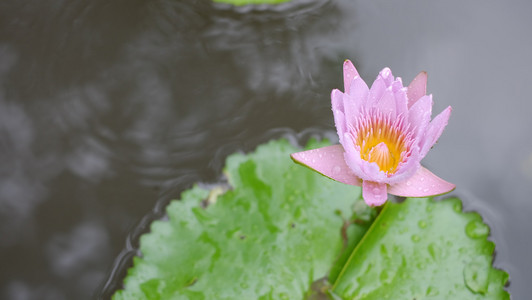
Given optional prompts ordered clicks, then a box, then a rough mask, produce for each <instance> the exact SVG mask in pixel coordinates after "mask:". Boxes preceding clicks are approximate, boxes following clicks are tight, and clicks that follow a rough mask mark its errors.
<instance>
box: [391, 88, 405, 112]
mask: <svg viewBox="0 0 532 300" xmlns="http://www.w3.org/2000/svg"><path fill="white" fill-rule="evenodd" d="M396 84H397V85H400V88H396V87H393V90H394V95H395V105H396V111H397V115H401V114H406V113H407V112H408V97H407V95H406V92H407V89H406V88H405V87H402V86H403V85H402V83H400V82H398V81H396V82H394V85H396Z"/></svg>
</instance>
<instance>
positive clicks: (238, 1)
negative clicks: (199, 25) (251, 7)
mask: <svg viewBox="0 0 532 300" xmlns="http://www.w3.org/2000/svg"><path fill="white" fill-rule="evenodd" d="M213 1H214V2H219V3H227V4H232V5H236V6H241V5H248V4H280V3H284V2H288V1H290V0H213Z"/></svg>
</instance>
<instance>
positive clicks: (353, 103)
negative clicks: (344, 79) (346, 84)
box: [344, 76, 369, 123]
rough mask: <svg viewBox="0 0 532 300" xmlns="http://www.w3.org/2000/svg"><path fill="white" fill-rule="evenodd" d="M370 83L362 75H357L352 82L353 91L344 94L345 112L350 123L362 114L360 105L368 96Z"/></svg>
mask: <svg viewBox="0 0 532 300" xmlns="http://www.w3.org/2000/svg"><path fill="white" fill-rule="evenodd" d="M368 93H369V88H368V85H367V84H366V83H365V82H364V80H362V78H360V77H358V76H357V77H355V78H354V79H353V81H352V82H351V92H350V93H347V92H346V93H345V96H344V110H345V111H344V114H345V119H346V121H347V122H348V123H353V122H354V121H355V118H356V117H358V116H359V114H360V107H361V106H363V105H364V104H365V103H366V101H367V98H368Z"/></svg>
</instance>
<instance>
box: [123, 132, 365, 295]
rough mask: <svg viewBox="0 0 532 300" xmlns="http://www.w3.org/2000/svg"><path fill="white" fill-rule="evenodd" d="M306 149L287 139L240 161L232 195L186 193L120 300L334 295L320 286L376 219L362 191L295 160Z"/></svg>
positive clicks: (151, 239)
mask: <svg viewBox="0 0 532 300" xmlns="http://www.w3.org/2000/svg"><path fill="white" fill-rule="evenodd" d="M310 144H312V147H313V148H314V147H320V146H324V145H325V144H324V143H321V144H320V143H318V142H316V141H311V142H310V143H309V145H310ZM296 151H300V149H297V148H295V147H293V146H291V145H290V144H289V143H288V142H287V141H285V140H280V141H275V142H270V143H268V144H266V145H263V146H260V147H259V148H258V149H257V150H256V151H255V152H254V153H251V154H248V155H244V154H235V155H232V156H230V157H229V158H228V159H227V164H226V169H225V173H226V175H227V177H228V179H229V183H230V185H231V187H230V188H229V190H227V191H226V192H225V193H224V192H223V187H220V186H219V187H214V188H211V189H206V188H202V187H199V186H195V187H193V188H192V189H190V190H188V191H185V192H184V193H183V194H182V196H181V201H173V202H172V203H171V204H170V205H169V206H168V208H167V213H168V220H167V221H156V222H154V223H153V224H152V226H151V232H150V233H148V234H145V235H143V236H142V237H141V240H140V250H141V252H142V257H136V258H135V259H134V266H133V268H131V269H130V270H129V272H128V276H127V277H126V279H125V288H124V290H121V291H118V292H117V293H116V294H115V295H114V297H113V299H115V300H118V299H305V298H308V297H310V295H311V294H312V293H316V292H319V291H320V290H321V289H326V288H327V286H328V284H327V281H326V280H320V279H322V278H324V277H326V276H327V275H328V273H329V271H330V270H331V268H332V269H334V270H336V271H334V272H335V273H336V274H337V273H338V272H339V271H340V270H341V267H342V266H343V265H344V263H345V261H346V260H347V258H348V257H349V254H350V253H351V250H352V249H353V248H354V246H355V245H356V243H357V241H358V240H360V239H361V238H362V236H363V234H364V233H365V231H366V230H367V228H368V227H369V225H370V224H371V222H372V220H373V217H374V215H375V214H374V211H373V210H372V209H367V208H366V206H365V205H361V204H362V202H361V201H362V200H360V188H358V187H353V186H348V185H344V184H340V183H337V182H334V181H332V180H329V179H327V178H325V177H323V176H321V175H319V174H317V173H314V172H310V171H309V170H308V169H306V168H303V167H301V166H299V165H296V164H294V163H292V161H291V159H290V156H289V154H290V153H293V152H296ZM205 204H208V205H207V207H205ZM354 205H355V208H357V207H358V208H357V209H358V210H356V211H357V212H358V214H359V216H357V215H356V214H355V215H354V212H353V206H354ZM361 208H362V209H361ZM353 219H355V220H357V222H351V220H353ZM346 236H349V238H350V239H349V241H347V240H345V239H344V238H343V237H346ZM346 249H347V250H346Z"/></svg>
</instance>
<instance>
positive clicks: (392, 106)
mask: <svg viewBox="0 0 532 300" xmlns="http://www.w3.org/2000/svg"><path fill="white" fill-rule="evenodd" d="M376 107H377V109H378V110H379V111H381V112H382V113H384V114H386V115H388V114H391V115H392V120H394V119H395V116H396V103H395V95H394V93H393V91H392V89H391V88H387V89H386V91H384V95H382V98H381V99H380V100H379V101H377V104H376Z"/></svg>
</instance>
